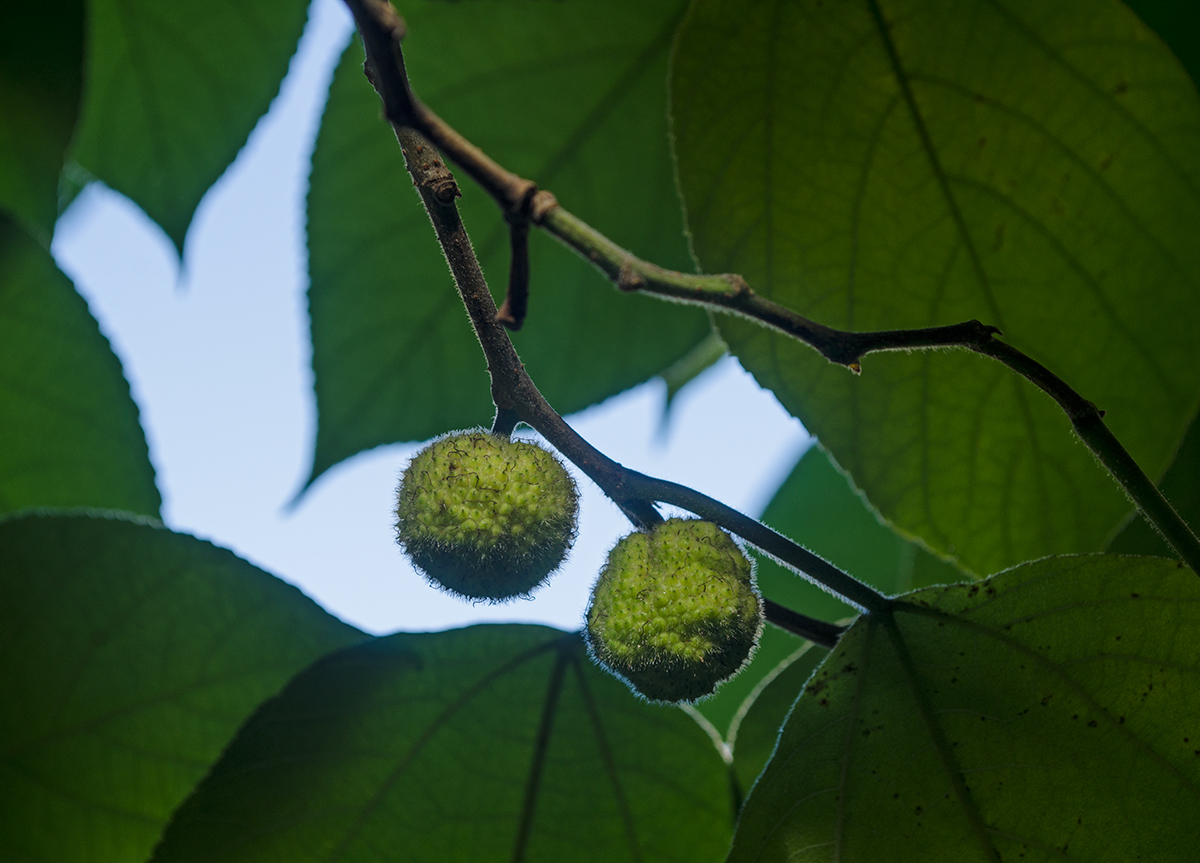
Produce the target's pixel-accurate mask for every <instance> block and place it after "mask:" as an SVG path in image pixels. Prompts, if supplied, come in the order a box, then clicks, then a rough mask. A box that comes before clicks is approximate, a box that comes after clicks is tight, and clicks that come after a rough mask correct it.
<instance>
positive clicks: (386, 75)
mask: <svg viewBox="0 0 1200 863" xmlns="http://www.w3.org/2000/svg"><path fill="white" fill-rule="evenodd" d="M346 4H347V6H349V8H350V10H351V12H352V13H353V15H354V18H355V22H356V23H357V25H358V30H359V32H360V33H361V34H362V37H363V42H364V44H365V47H366V52H367V69H366V71H367V75H368V77H369V79H370V80H371V83H372V84H373V85H374V86H375V89H376V90H377V91H378V92H379V95H380V98H381V99H382V101H383V106H384V114H385V116H386V117H387V119H388V120H389V122H391V124H392V126H393V128H394V129H395V131H396V134H397V137H398V138H399V140H400V144H401V147H402V149H403V150H404V153H405V157H406V160H407V163H408V166H409V171H410V173H412V175H413V182H414V184H415V185H416V186H417V188H418V190H419V191H420V193H421V197H422V199H423V200H424V201H425V204H426V209H427V210H428V212H429V216H430V219H431V221H432V222H433V224H434V228H435V231H436V233H437V235H438V239H439V241H440V242H441V244H442V248H443V251H444V252H445V254H446V257H447V260H448V261H449V263H450V267H451V270H452V272H453V273H454V277H455V281H456V283H457V284H458V288H459V292H460V294H461V295H462V298H463V302H464V303H465V304H466V306H467V309H468V312H469V314H470V316H471V320H472V323H473V325H474V327H475V331H476V334H477V335H478V337H479V340H480V343H481V345H482V347H483V351H484V354H485V355H486V357H487V361H488V369H489V372H490V373H491V376H492V396H493V400H494V401H495V403H496V408H497V418H496V425H495V430H497V431H498V432H503V431H505V430H507V431H511V430H512V428H513V427H515V424H516V422H518V421H522V422H526V423H528V424H529V425H530V426H532V427H533V428H535V429H537V430H538V432H540V433H541V434H542V435H543V436H544V437H545V438H546V439H547V440H548V441H549V442H550V443H551V444H553V445H554V446H555V447H556V448H557V449H558V450H559V451H560V452H561V453H562V454H563V455H564V456H566V457H567V458H569V459H570V460H571V461H572V462H574V463H575V464H576V465H577V466H578V467H579V468H580V469H581V470H583V471H584V473H586V474H587V475H588V476H589V477H591V478H592V479H593V480H594V481H595V482H596V484H597V485H599V486H600V488H601V489H603V490H604V492H605V493H606V494H607V495H608V496H609V497H610V498H612V499H613V500H614V501H615V502H616V503H617V504H618V506H620V507H621V508H622V509H623V510H624V511H625V513H626V514H627V515H628V516H629V518H630V519H631V520H632V521H633V522H634V524H636V525H638V526H639V527H646V526H648V525H651V524H653V523H655V522H656V521H657V520H659V519H660V517H659V515H658V513H657V511H656V510H655V509H654V507H653V503H652V502H653V501H660V502H663V503H669V504H674V505H676V506H680V507H683V508H684V509H688V510H690V511H691V512H693V513H695V514H697V515H700V516H701V517H704V518H708V519H710V520H712V521H715V522H716V523H718V524H720V525H722V526H723V527H725V528H727V529H729V530H731V531H733V532H734V533H736V534H738V535H739V536H742V537H743V538H745V539H746V540H747V541H749V542H751V543H753V544H754V545H756V546H758V547H759V548H761V549H762V550H764V551H766V552H768V553H769V554H771V555H773V556H775V557H777V558H778V559H780V560H781V561H783V562H784V563H786V564H788V565H790V566H792V567H795V568H797V569H799V570H801V571H802V572H804V573H805V574H806V575H807V576H808V577H810V578H812V579H813V580H814V581H816V582H818V583H820V584H821V585H822V586H824V587H825V588H826V589H828V590H831V591H833V592H834V593H836V594H838V595H840V596H842V597H844V598H845V599H846V600H848V601H850V602H853V603H855V604H857V605H859V606H860V607H861V608H864V609H866V610H868V611H872V612H882V611H886V610H888V609H889V608H890V604H891V601H890V600H888V599H887V598H886V597H884V596H882V595H881V594H879V593H877V592H876V591H874V590H873V589H871V588H870V587H868V586H867V585H865V584H863V583H861V582H859V581H857V580H856V579H854V578H852V577H851V576H849V575H848V574H846V573H844V572H842V571H841V570H839V569H837V568H836V567H834V566H832V565H831V564H829V563H828V562H826V561H824V560H822V559H821V558H819V557H817V556H816V555H813V554H812V553H811V552H809V551H807V550H806V549H803V548H802V547H800V546H798V545H796V544H795V543H793V542H791V541H790V540H788V539H786V538H784V537H782V536H780V535H779V534H777V533H775V532H774V531H772V530H770V529H769V528H767V527H765V526H763V525H761V524H759V523H758V522H756V521H754V520H753V519H750V518H748V517H747V516H745V515H742V514H741V513H738V512H736V511H735V510H732V509H731V508H729V507H726V506H724V505H723V504H721V503H719V502H717V501H715V500H712V499H711V498H708V497H706V496H705V495H701V494H700V493H699V492H696V491H694V490H692V489H688V488H685V487H683V486H678V485H676V484H674V483H667V482H664V481H662V480H656V479H653V478H651V477H647V476H645V475H643V474H640V473H637V472H636V471H630V470H628V469H626V468H624V467H622V466H621V465H619V464H617V463H616V462H614V461H612V460H611V459H609V458H608V457H607V456H605V455H603V453H600V452H599V451H598V450H596V449H595V448H594V447H592V446H591V445H590V444H588V443H587V442H586V441H585V440H583V438H581V437H579V435H577V434H576V433H575V432H574V431H573V430H572V429H571V428H570V427H569V426H568V425H567V424H566V423H565V422H564V421H563V419H562V418H561V417H560V416H559V415H558V414H557V413H556V412H555V411H554V410H553V408H551V407H550V405H549V404H548V403H547V402H546V401H545V399H544V398H542V396H541V394H540V393H539V392H538V391H537V388H536V387H535V386H534V384H533V382H532V381H531V380H530V379H529V377H528V375H526V374H525V371H524V367H523V366H522V365H521V362H520V359H519V358H518V357H517V354H516V351H515V350H514V348H513V346H512V342H511V341H510V340H509V338H508V336H507V334H506V333H505V332H504V330H503V329H502V327H501V326H500V324H504V325H507V326H509V327H510V328H513V329H516V328H518V327H519V326H520V324H521V322H522V321H523V319H524V312H525V306H526V301H527V296H528V294H527V289H528V259H527V247H526V237H527V233H528V226H529V225H530V224H532V225H536V226H538V227H540V228H542V229H544V230H546V231H547V232H549V233H551V234H552V235H554V236H555V237H557V238H558V239H559V240H560V241H562V242H563V243H564V244H565V245H567V246H568V247H569V248H571V249H573V250H575V251H576V252H577V253H579V254H580V255H581V256H583V257H584V258H586V259H587V260H588V261H590V262H591V263H592V264H593V265H595V266H596V267H597V268H598V269H599V270H600V271H601V272H603V273H604V274H605V275H606V276H607V277H608V278H609V279H610V280H612V281H613V282H614V283H615V284H616V286H617V287H618V288H619V289H621V290H623V291H641V292H644V293H651V294H656V295H659V296H663V297H668V298H671V299H673V300H676V301H682V302H687V303H693V304H697V305H701V306H704V307H706V308H710V309H714V310H717V311H723V312H728V313H733V314H738V315H742V316H744V317H747V318H751V319H753V320H755V321H758V322H759V323H762V324H765V325H767V326H768V327H771V328H773V329H775V330H777V331H779V332H782V333H784V334H786V335H789V336H792V337H794V338H796V339H799V340H800V341H803V342H805V343H806V344H808V345H810V346H811V347H813V348H814V349H815V350H817V351H818V352H819V353H820V354H821V355H822V356H824V357H825V358H826V359H828V360H829V361H830V362H834V363H837V364H839V365H843V366H846V367H847V368H849V369H851V370H852V371H854V372H855V373H859V372H861V359H862V357H863V356H865V355H866V354H869V353H874V352H876V351H889V350H914V349H922V348H935V347H959V348H965V349H967V350H971V351H975V352H976V353H980V354H983V355H985V356H989V357H991V358H993V359H995V360H997V361H999V362H1001V363H1003V364H1004V365H1006V366H1008V367H1009V368H1010V369H1012V370H1013V371H1015V372H1016V373H1018V374H1020V375H1021V376H1023V377H1024V378H1026V379H1027V380H1029V381H1030V382H1031V383H1033V384H1034V385H1035V386H1037V387H1038V388H1040V389H1041V390H1042V391H1044V392H1045V393H1047V394H1048V395H1049V396H1050V397H1051V398H1053V399H1054V400H1055V401H1056V402H1057V403H1058V404H1059V406H1060V407H1061V408H1062V409H1063V411H1064V412H1065V413H1066V414H1067V416H1068V417H1069V418H1070V420H1071V423H1072V426H1073V428H1074V430H1075V432H1076V434H1077V435H1078V436H1079V437H1080V439H1081V440H1082V441H1083V442H1084V443H1085V444H1086V445H1087V446H1088V448H1089V449H1091V451H1092V452H1093V453H1094V454H1095V455H1096V457H1097V458H1098V459H1099V460H1100V462H1101V463H1102V464H1103V465H1104V466H1105V468H1107V469H1108V471H1109V472H1110V473H1111V474H1112V476H1113V477H1114V478H1115V479H1116V481H1117V482H1118V484H1120V486H1121V487H1122V489H1123V490H1124V491H1125V492H1126V494H1127V495H1128V496H1129V497H1130V499H1131V500H1132V501H1133V502H1134V504H1135V505H1136V506H1137V507H1138V509H1139V510H1140V511H1141V512H1142V513H1143V515H1144V516H1145V517H1146V518H1147V520H1148V521H1150V523H1151V524H1152V525H1153V526H1154V527H1156V528H1157V529H1158V530H1159V531H1160V532H1161V533H1162V534H1163V536H1164V537H1165V539H1166V540H1167V542H1168V543H1169V544H1170V545H1171V546H1172V548H1174V549H1175V551H1176V552H1177V553H1178V554H1179V555H1180V557H1181V558H1182V559H1183V560H1184V561H1185V562H1186V563H1187V564H1188V565H1189V566H1191V568H1192V569H1193V570H1194V571H1196V572H1198V573H1200V540H1198V539H1197V537H1196V535H1195V534H1194V533H1193V532H1192V531H1191V529H1190V528H1189V527H1188V526H1187V524H1186V523H1185V522H1184V521H1183V520H1182V519H1181V518H1180V517H1179V515H1178V514H1177V513H1176V512H1175V511H1174V509H1173V508H1172V507H1171V505H1170V504H1169V503H1168V502H1167V500H1166V499H1165V498H1164V497H1163V496H1162V493H1161V492H1160V491H1159V490H1158V488H1157V487H1156V486H1155V485H1154V483H1153V482H1151V481H1150V479H1149V478H1148V477H1147V476H1146V475H1145V473H1144V472H1143V471H1142V470H1141V468H1140V467H1138V465H1137V463H1136V462H1135V461H1134V460H1133V458H1132V456H1130V455H1129V453H1128V452H1127V451H1126V450H1125V448H1124V447H1123V446H1122V445H1121V444H1120V442H1119V441H1118V440H1117V439H1116V437H1115V436H1113V434H1112V432H1111V431H1110V430H1109V429H1108V427H1107V426H1106V425H1105V424H1104V422H1103V412H1102V411H1100V410H1098V409H1097V407H1096V406H1095V405H1094V404H1093V403H1092V402H1090V401H1088V400H1087V399H1084V398H1083V397H1082V396H1081V395H1079V394H1078V393H1077V392H1075V391H1074V390H1073V389H1071V387H1069V386H1068V385H1067V384H1066V383H1065V382H1064V381H1063V380H1061V379H1060V378H1058V377H1057V376H1056V375H1054V374H1053V373H1052V372H1050V371H1049V370H1048V369H1046V368H1045V367H1044V366H1042V365H1041V364H1040V363H1038V362H1036V361H1035V360H1033V359H1032V358H1031V357H1029V356H1027V355H1025V354H1024V353H1022V352H1021V351H1018V350H1017V349H1016V348H1013V347H1012V346H1011V345H1009V344H1007V343H1005V342H1001V341H999V340H997V339H996V338H995V337H996V336H998V335H1001V333H1000V331H999V330H998V329H997V328H995V327H992V326H988V325H986V324H983V323H980V322H979V321H967V322H965V323H961V324H953V325H950V326H944V327H930V328H925V329H915V330H893V331H881V332H869V333H853V332H845V331H842V330H835V329H832V328H830V327H826V326H824V325H822V324H819V323H817V322H815V321H812V320H809V319H808V318H805V317H804V316H802V315H800V314H797V313H796V312H794V311H792V310H791V309H788V308H786V307H784V306H781V305H779V304H778V303H774V302H772V301H771V300H769V299H766V298H764V297H761V296H759V295H758V294H756V293H754V291H752V290H751V289H750V286H749V285H748V284H747V283H746V281H745V279H743V278H742V277H741V276H739V275H736V274H729V273H726V274H718V275H703V274H700V275H696V274H687V273H680V272H676V271H673V270H667V269H665V268H662V267H659V266H656V265H655V264H652V263H649V262H647V261H643V260H641V259H639V258H637V257H635V256H634V255H632V254H631V253H630V252H628V251H626V250H624V249H622V248H620V247H619V246H617V245H616V244H615V243H613V242H612V241H611V240H609V239H608V238H607V237H605V236H604V235H603V234H601V233H600V232H598V231H596V230H595V229H594V228H592V227H590V226H589V225H587V224H586V223H585V222H583V221H582V220H581V219H579V218H577V217H576V216H574V215H572V214H571V213H569V212H568V211H566V210H565V209H563V208H562V207H561V206H559V204H558V201H557V200H556V199H555V198H554V196H553V195H552V194H551V193H550V192H547V191H544V190H539V189H538V188H537V186H536V184H534V183H533V182H532V181H530V180H527V179H524V178H522V177H520V176H518V175H516V174H514V173H512V172H511V171H508V170H506V169H505V168H503V167H502V166H501V165H499V164H498V163H496V162H495V161H493V160H492V159H491V158H490V157H489V156H488V155H487V154H486V153H484V152H483V151H482V150H480V149H479V148H478V147H476V146H475V145H474V144H472V143H471V142H470V141H468V140H467V139H465V138H463V137H462V136H461V135H460V134H458V132H456V131H455V130H454V129H453V128H451V127H450V126H449V125H448V124H446V123H445V122H444V121H443V120H442V119H441V118H440V117H438V116H437V115H436V114H434V113H433V112H432V111H430V110H429V108H427V107H426V106H425V105H424V104H423V103H422V102H421V101H420V100H419V99H418V98H417V97H416V96H415V95H414V94H413V92H412V90H411V88H410V85H409V82H408V76H407V73H406V71H405V68H404V59H403V55H402V53H401V51H400V40H401V39H402V38H403V36H404V23H403V21H402V20H401V18H400V17H399V15H398V14H397V13H396V11H395V10H394V9H393V8H392V7H391V5H390V4H389V3H388V2H387V0H346ZM425 139H428V140H425ZM430 142H432V144H433V145H434V146H436V148H437V150H440V151H441V153H444V154H445V155H446V156H447V157H448V158H449V159H451V160H452V161H453V162H454V163H455V164H457V165H458V166H459V167H461V168H462V170H463V171H465V172H466V173H467V174H468V176H470V177H471V178H472V179H473V180H475V182H477V183H478V184H479V185H480V186H482V187H483V188H484V189H485V190H486V191H487V192H488V193H489V194H490V195H491V196H492V197H493V198H494V199H495V200H496V202H497V204H498V205H499V206H500V208H501V210H502V211H503V213H504V215H505V218H506V219H507V220H508V221H509V224H510V226H511V229H512V246H513V252H514V259H513V263H512V266H511V269H510V284H509V294H508V297H507V298H506V300H505V303H504V306H503V308H502V309H501V311H500V312H497V311H496V308H495V304H494V302H493V301H492V298H491V294H490V293H489V292H488V289H487V286H486V284H485V283H484V281H483V275H482V272H481V271H480V269H479V264H478V261H476V259H475V255H474V252H473V251H472V250H471V247H470V242H469V240H467V238H466V232H465V231H464V230H463V229H462V225H461V222H459V220H458V213H457V208H456V207H455V206H454V200H455V199H456V198H457V197H458V195H459V192H458V186H457V185H456V184H455V181H454V179H453V177H452V176H451V174H450V171H449V169H448V168H446V166H445V164H444V163H443V162H442V161H441V159H440V158H439V157H438V154H437V152H436V151H435V150H434V148H433V147H432V146H430ZM522 232H523V233H522ZM518 256H519V257H520V258H521V259H520V260H518ZM814 623H818V624H820V623H821V622H820V621H814ZM821 625H827V624H821ZM789 628H790V627H789ZM814 640H817V639H814ZM818 643H821V642H819V641H818Z"/></svg>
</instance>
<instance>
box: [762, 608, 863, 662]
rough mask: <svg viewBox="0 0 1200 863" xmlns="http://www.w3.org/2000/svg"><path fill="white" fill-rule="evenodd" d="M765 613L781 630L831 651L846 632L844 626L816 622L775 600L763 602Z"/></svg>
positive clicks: (820, 621)
mask: <svg viewBox="0 0 1200 863" xmlns="http://www.w3.org/2000/svg"><path fill="white" fill-rule="evenodd" d="M763 611H764V613H765V614H766V617H767V620H769V621H770V622H771V623H773V624H775V625H776V626H778V627H779V628H780V629H786V630H787V631H788V632H790V633H792V634H793V635H798V636H800V637H801V638H807V639H808V640H809V641H811V642H812V643H813V644H819V645H820V646H821V647H824V648H827V649H829V650H833V648H835V647H837V643H838V639H839V638H841V637H842V633H843V632H845V631H846V627H844V626H838V625H837V624H836V623H826V622H825V621H823V620H814V619H813V618H811V617H807V616H806V615H803V614H800V613H798V612H795V611H792V610H791V609H790V608H787V607H786V606H783V605H780V604H779V603H778V602H775V600H773V599H764V600H763Z"/></svg>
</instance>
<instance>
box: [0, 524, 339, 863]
mask: <svg viewBox="0 0 1200 863" xmlns="http://www.w3.org/2000/svg"><path fill="white" fill-rule="evenodd" d="M0 561H2V562H3V565H0V591H2V598H0V692H3V705H4V708H3V709H0V741H3V742H2V743H0V858H3V859H4V860H6V861H11V863H27V861H28V863H33V861H46V860H54V861H56V863H70V861H80V863H85V861H86V863H104V861H112V863H130V861H140V860H145V859H146V857H147V856H148V855H149V854H150V851H151V849H152V848H153V846H154V843H155V841H156V840H157V839H158V837H159V834H160V832H161V831H162V828H163V826H164V825H165V824H166V822H167V819H168V817H169V816H170V814H171V812H172V811H173V810H174V809H175V807H176V806H178V805H179V803H180V802H181V801H182V800H183V798H184V797H185V796H186V795H187V793H188V792H189V791H190V790H191V789H192V787H193V786H194V785H195V784H196V782H198V781H199V780H200V778H201V777H202V776H204V774H205V772H206V771H207V770H208V768H209V765H210V764H211V763H212V762H213V761H214V760H215V759H216V758H217V756H218V755H219V754H220V752H221V749H222V748H223V747H224V745H225V743H226V742H227V741H228V740H229V739H230V738H231V737H232V736H233V734H234V732H235V731H236V730H237V728H238V726H239V725H241V723H242V722H243V721H244V720H245V718H246V716H247V715H248V714H249V713H250V712H251V711H252V710H253V709H254V707H255V706H256V705H257V704H258V703H259V702H261V701H262V700H263V699H264V698H267V697H268V696H270V695H271V694H273V693H275V692H277V691H278V690H279V689H280V688H281V687H282V686H283V684H284V683H286V681H287V680H288V678H290V677H291V676H292V675H293V674H295V673H296V672H297V671H299V670H300V669H301V668H303V667H304V666H306V665H308V664H309V663H310V662H312V661H313V660H314V659H316V658H317V657H319V656H321V655H322V654H324V653H327V652H328V651H330V650H334V649H336V648H339V647H343V646H345V645H347V644H350V643H352V642H354V641H356V640H358V639H360V638H362V637H363V636H362V633H360V632H358V631H357V630H355V629H353V628H352V627H349V626H346V625H345V624H343V623H340V622H339V621H337V620H336V619H335V618H333V617H330V616H329V615H328V614H326V613H324V612H323V611H321V609H320V608H318V607H317V606H316V605H315V604H313V603H312V602H311V601H310V600H308V599H307V598H305V597H304V596H303V595H302V594H301V593H300V592H299V591H297V590H296V589H295V588H293V587H290V586H288V585H286V584H284V583H283V582H281V581H279V580H277V579H275V578H272V577H270V576H268V575H267V574H266V573H264V572H262V571H261V570H259V569H256V568H255V567H253V566H251V565H250V564H248V563H246V562H245V561H242V560H239V559H238V558H236V557H234V556H233V555H232V554H231V553H229V552H228V551H224V550H222V549H219V548H215V547H213V546H211V545H209V544H208V543H206V542H201V541H200V540H197V539H193V538H191V537H188V536H181V535H179V534H173V533H170V532H168V531H166V530H163V529H161V528H156V527H152V526H150V525H149V524H148V523H145V522H134V521H126V520H122V519H121V518H119V517H117V516H112V517H104V516H103V515H99V514H93V515H86V514H67V513H62V514H57V515H54V514H37V515H27V516H24V517H16V518H12V519H9V520H7V521H4V522H0Z"/></svg>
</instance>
